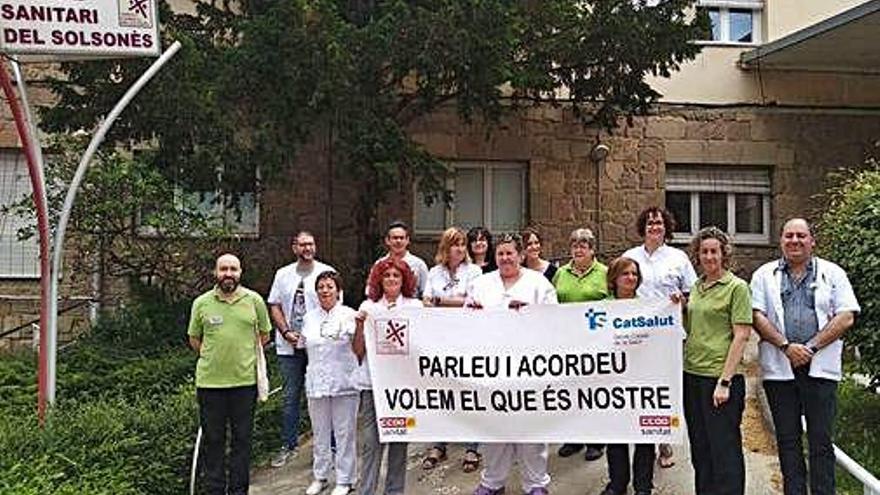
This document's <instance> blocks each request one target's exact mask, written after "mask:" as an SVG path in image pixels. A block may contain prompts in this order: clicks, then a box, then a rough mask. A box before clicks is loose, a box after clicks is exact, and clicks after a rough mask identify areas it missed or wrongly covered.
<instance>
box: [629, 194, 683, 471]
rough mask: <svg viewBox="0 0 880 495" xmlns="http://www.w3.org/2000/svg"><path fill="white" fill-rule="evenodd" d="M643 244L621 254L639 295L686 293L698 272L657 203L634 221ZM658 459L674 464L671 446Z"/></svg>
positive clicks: (662, 463) (671, 221) (671, 220)
mask: <svg viewBox="0 0 880 495" xmlns="http://www.w3.org/2000/svg"><path fill="white" fill-rule="evenodd" d="M636 227H637V228H638V231H639V235H641V236H642V239H644V241H645V242H644V244H642V245H640V246H636V247H634V248H631V249H629V250H627V251H626V252H625V253H623V256H625V257H627V258H629V259H631V260H634V261H635V262H636V263H638V264H639V269H640V271H641V274H642V283H641V285H639V289H638V296H639V297H664V298H665V297H670V296H672V295H673V294H681V295H684V296H687V294H688V292H690V290H691V287H692V286H693V285H694V283H696V281H697V272H696V271H695V270H694V265H693V264H692V263H691V260H690V258H689V257H688V255H687V253H685V252H684V251H682V250H681V249H676V248H674V247H672V246H670V245H668V244H666V243H667V242H668V241H671V240H672V233H673V232H674V231H675V219H674V218H672V214H671V213H669V211H667V210H666V208H661V207H659V206H650V207H648V208H645V209H644V210H642V212H641V213H639V218H638V220H637V222H636ZM659 451H660V455H659V456H657V461H658V463H659V464H660V467H662V468H669V467H672V466H674V465H675V460H674V458H673V452H672V446H671V445H669V444H666V443H662V444H660V446H659Z"/></svg>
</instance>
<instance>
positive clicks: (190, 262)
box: [2, 136, 226, 297]
mask: <svg viewBox="0 0 880 495" xmlns="http://www.w3.org/2000/svg"><path fill="white" fill-rule="evenodd" d="M85 146H86V143H85V141H84V140H83V139H82V138H74V137H68V136H59V137H57V138H56V139H55V140H54V141H53V142H52V143H51V155H50V157H49V159H48V160H47V161H48V163H47V170H46V182H47V187H48V190H47V200H48V203H49V212H50V222H51V224H53V225H57V223H58V217H59V216H60V213H61V206H62V204H63V202H64V198H65V195H66V194H67V189H68V185H69V184H70V182H71V179H72V178H73V175H74V173H75V172H76V169H77V166H78V164H79V160H80V158H81V156H82V153H83V151H84V150H85ZM149 160H150V156H149V155H148V154H146V153H141V154H138V155H134V156H132V155H131V154H130V153H123V152H119V151H113V152H109V153H98V154H97V155H95V158H94V160H93V163H92V165H91V166H90V168H89V170H88V172H87V173H86V176H85V178H84V180H83V183H82V185H81V190H80V191H79V194H78V198H77V201H76V202H75V203H74V208H73V211H72V213H71V216H70V223H69V226H68V229H69V231H71V232H75V233H76V234H77V235H76V237H75V238H73V239H71V241H72V244H73V248H74V249H75V250H76V251H77V253H78V255H77V256H70V257H68V262H69V263H70V265H69V268H71V269H73V270H74V271H78V272H80V273H89V272H91V270H92V269H93V267H94V266H95V264H96V263H97V261H98V260H99V259H100V261H101V266H102V269H103V271H104V274H105V275H106V276H109V277H128V278H133V279H141V280H152V281H156V283H160V284H161V287H162V288H163V289H164V290H166V291H167V292H168V294H169V295H172V296H175V297H187V296H192V295H194V293H195V292H196V291H198V290H199V289H201V288H202V287H204V285H205V277H206V276H207V275H209V272H208V270H206V269H205V267H208V266H211V258H212V257H213V255H214V253H213V251H212V248H214V247H216V246H217V244H218V241H219V240H220V239H221V238H222V237H223V236H224V235H225V234H226V232H225V230H224V229H223V227H222V226H219V225H216V224H215V222H214V220H213V219H212V218H210V217H209V216H208V215H206V214H205V213H203V212H202V211H200V210H199V209H198V208H197V207H196V205H195V204H193V202H192V198H187V197H183V196H182V195H180V194H176V192H175V185H174V183H173V182H172V181H170V180H169V179H168V178H166V177H165V176H163V175H162V174H161V173H160V172H159V171H158V170H157V169H156V168H155V167H154V166H152V165H151V164H150V161H149ZM2 211H3V213H4V214H10V213H12V214H17V215H20V216H22V217H26V218H32V217H33V203H32V199H31V198H30V196H29V195H28V196H25V197H22V198H21V199H20V200H19V201H17V202H16V203H15V204H13V205H11V206H4V207H3V210H2ZM34 235H35V226H33V225H31V226H29V227H27V228H25V229H23V230H22V231H21V232H20V233H19V237H21V238H29V237H32V236H34ZM70 246H71V243H68V247H70Z"/></svg>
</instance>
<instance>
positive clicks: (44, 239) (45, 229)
mask: <svg viewBox="0 0 880 495" xmlns="http://www.w3.org/2000/svg"><path fill="white" fill-rule="evenodd" d="M13 69H14V70H15V73H16V77H17V78H19V79H20V80H19V85H20V87H19V94H20V95H21V98H22V100H23V102H24V106H25V109H27V108H28V105H27V95H26V94H25V90H24V78H22V77H21V71H19V70H18V63H17V62H14V61H13ZM0 85H2V87H3V92H4V93H5V94H6V100H7V102H8V103H9V109H10V110H11V111H12V117H13V119H14V120H15V127H16V130H17V131H18V136H19V139H21V145H22V147H23V148H24V155H25V159H26V160H27V163H28V173H29V175H30V178H31V189H32V190H33V196H34V205H35V206H36V210H37V232H38V233H39V239H40V364H39V369H38V372H37V389H38V392H39V393H38V396H37V417H38V419H39V421H40V424H43V419H44V418H45V413H46V402H47V399H48V394H47V393H46V392H47V390H48V383H49V380H48V378H49V374H48V370H49V366H48V365H49V360H48V355H47V354H46V350H47V347H48V338H47V336H48V332H47V331H46V330H47V326H48V321H49V305H48V304H47V303H48V302H50V301H49V294H50V292H51V290H50V289H51V287H50V279H51V276H50V271H49V243H50V239H49V209H48V207H47V203H46V183H45V181H44V179H43V169H42V159H39V160H38V159H37V156H42V155H41V154H39V151H40V147H39V145H37V144H36V142H35V141H36V132H34V127H33V126H32V125H28V123H27V122H25V120H26V119H25V116H24V115H23V113H22V109H21V107H20V106H19V104H18V99H17V98H16V96H15V91H14V90H13V89H12V83H11V82H10V81H9V74H7V73H6V67H3V66H0ZM28 118H29V117H28ZM31 124H33V121H32V120H31Z"/></svg>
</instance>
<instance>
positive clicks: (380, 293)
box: [351, 257, 422, 495]
mask: <svg viewBox="0 0 880 495" xmlns="http://www.w3.org/2000/svg"><path fill="white" fill-rule="evenodd" d="M367 297H368V298H367V300H365V301H364V302H363V303H361V306H360V309H359V311H358V314H357V315H356V316H355V324H356V328H355V334H354V339H353V340H352V345H351V348H352V350H353V351H354V354H355V356H357V359H358V361H359V363H360V366H358V367H357V368H356V370H355V373H354V376H355V378H354V381H355V386H356V387H357V388H358V389H359V390H360V395H361V402H360V411H361V421H362V430H361V434H362V435H363V442H362V445H363V449H364V450H363V452H362V453H361V461H362V468H361V482H360V486H359V489H358V494H359V495H376V494H378V493H380V492H379V491H377V486H378V484H379V475H380V468H381V465H382V452H383V451H384V450H385V447H386V446H387V448H388V461H387V465H386V468H385V490H384V492H381V493H384V494H385V495H402V494H403V491H404V488H405V486H406V450H407V444H406V443H399V442H391V443H387V444H382V443H379V429H378V427H377V424H376V406H375V403H374V402H373V385H372V379H371V378H370V368H369V366H368V363H367V347H366V340H365V338H366V337H365V334H369V335H373V334H374V333H375V332H376V331H377V329H376V328H374V327H373V322H375V321H376V317H377V316H379V315H382V314H384V313H387V312H388V311H391V310H393V309H395V308H405V307H417V308H420V307H422V301H420V300H418V299H416V278H415V275H413V272H412V270H410V268H409V266H407V264H406V263H404V262H403V260H401V259H396V258H394V257H388V258H384V259H381V260H379V261H378V262H376V264H375V265H373V268H372V269H371V270H370V276H369V278H368V280H367ZM368 317H369V318H370V320H369V321H368ZM373 338H374V337H373Z"/></svg>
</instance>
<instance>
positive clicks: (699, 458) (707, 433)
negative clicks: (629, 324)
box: [684, 227, 752, 495]
mask: <svg viewBox="0 0 880 495" xmlns="http://www.w3.org/2000/svg"><path fill="white" fill-rule="evenodd" d="M690 251H691V259H692V260H693V262H694V265H696V266H697V267H698V268H699V270H700V272H701V274H700V278H699V279H698V280H697V282H696V283H695V284H694V286H693V288H692V289H691V291H690V297H689V299H688V301H687V318H686V319H685V330H686V332H687V340H685V345H684V416H685V420H686V421H687V431H688V439H689V441H690V446H691V453H692V455H691V464H693V467H694V478H695V479H694V481H695V485H696V494H697V495H703V494H709V493H712V494H720V495H742V494H743V493H744V490H745V462H744V459H743V452H742V435H741V433H740V423H741V422H742V413H743V409H744V407H745V379H744V378H743V375H742V374H740V373H739V372H738V368H739V365H740V361H742V356H743V350H744V349H745V345H746V341H748V339H749V335H750V334H751V332H752V301H751V292H750V290H749V284H748V283H746V282H745V281H744V280H742V279H741V278H739V277H737V276H736V275H734V274H733V273H731V272H730V271H729V269H730V260H731V255H732V253H733V244H732V243H731V240H730V237H728V235H727V234H726V233H724V232H723V231H722V230H721V229H718V228H717V227H706V228H704V229H702V230H700V231H699V232H698V233H697V235H696V236H695V237H694V239H693V240H692V241H691V244H690Z"/></svg>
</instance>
